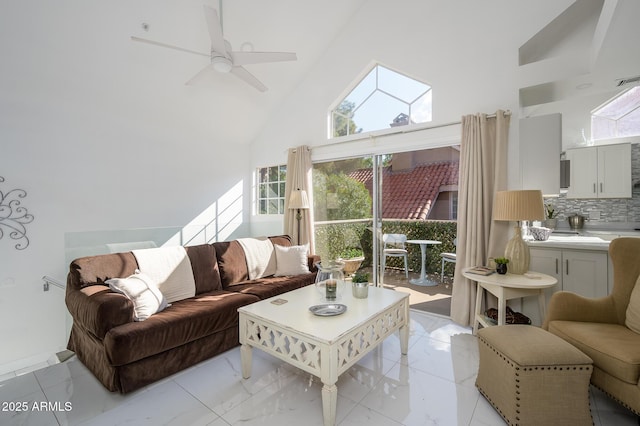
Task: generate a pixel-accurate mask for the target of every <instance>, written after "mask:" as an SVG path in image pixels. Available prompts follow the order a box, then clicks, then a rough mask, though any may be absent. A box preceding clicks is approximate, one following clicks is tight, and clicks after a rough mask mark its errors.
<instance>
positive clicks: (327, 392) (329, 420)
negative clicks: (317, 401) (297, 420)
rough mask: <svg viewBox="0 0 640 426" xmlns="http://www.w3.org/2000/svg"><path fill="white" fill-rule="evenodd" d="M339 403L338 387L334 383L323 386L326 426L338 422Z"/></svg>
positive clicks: (323, 412)
mask: <svg viewBox="0 0 640 426" xmlns="http://www.w3.org/2000/svg"><path fill="white" fill-rule="evenodd" d="M337 405H338V387H337V386H336V385H335V384H333V385H326V384H325V385H324V386H322V415H323V417H324V426H334V425H335V424H336V407H337Z"/></svg>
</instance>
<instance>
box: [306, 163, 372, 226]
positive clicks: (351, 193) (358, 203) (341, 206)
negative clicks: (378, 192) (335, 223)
mask: <svg viewBox="0 0 640 426" xmlns="http://www.w3.org/2000/svg"><path fill="white" fill-rule="evenodd" d="M313 202H314V213H315V218H316V220H318V221H326V220H346V219H363V218H368V217H371V196H370V195H369V191H368V190H367V188H366V187H365V186H364V184H363V183H362V182H358V181H357V180H355V179H352V178H350V177H349V176H347V175H346V174H344V173H343V172H338V173H330V174H326V173H324V172H323V171H320V170H314V173H313Z"/></svg>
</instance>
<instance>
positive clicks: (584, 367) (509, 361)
mask: <svg viewBox="0 0 640 426" xmlns="http://www.w3.org/2000/svg"><path fill="white" fill-rule="evenodd" d="M478 339H479V340H480V342H481V343H483V344H484V345H485V346H486V347H487V348H489V349H491V350H492V351H493V353H494V354H496V355H498V357H499V358H500V359H501V360H503V361H504V363H505V364H507V365H508V366H509V367H511V368H513V369H514V370H515V374H514V375H515V377H516V379H515V382H516V385H515V400H516V404H515V406H516V410H515V412H516V414H520V408H521V407H520V402H519V401H520V397H519V395H520V378H519V377H520V370H522V371H538V370H540V371H544V370H555V371H567V372H568V371H576V370H579V371H583V370H584V371H585V372H590V371H592V370H593V365H592V364H582V365H562V366H558V365H550V366H528V367H527V366H525V367H522V366H520V365H519V364H517V363H516V362H515V361H513V360H512V359H510V358H507V357H506V356H505V355H504V354H503V353H502V352H501V351H500V350H498V349H497V348H496V347H494V346H493V345H491V344H490V343H489V342H487V341H486V340H485V339H483V338H482V337H478ZM476 387H477V388H478V390H479V391H480V393H481V394H482V395H483V396H484V397H485V398H486V399H487V401H489V403H490V404H491V405H492V406H493V408H495V409H496V411H497V412H498V413H499V414H500V416H501V417H502V418H503V419H504V420H505V421H506V422H507V423H508V424H509V425H510V426H519V425H520V423H519V421H520V417H519V416H517V415H516V417H515V420H516V423H513V422H512V420H511V419H508V418H507V417H506V415H505V414H504V413H503V412H502V410H501V409H500V408H499V407H498V406H497V405H496V403H495V401H493V400H492V399H491V398H490V397H489V396H488V395H487V394H486V393H485V392H484V391H483V390H482V389H481V388H480V387H478V386H476ZM598 389H600V388H598ZM603 392H605V393H606V394H607V395H609V393H608V392H606V391H603ZM609 396H611V395H609ZM611 397H612V398H613V399H614V400H616V401H618V399H617V398H615V397H613V396H611ZM587 401H588V403H589V411H591V398H590V397H589V387H587ZM618 402H620V403H621V404H622V405H624V406H625V407H627V408H629V409H631V408H630V407H628V406H627V405H626V404H625V403H623V402H621V401H618ZM631 411H633V412H634V413H636V414H638V415H640V413H637V412H636V411H635V410H633V409H631ZM592 424H593V417H592Z"/></svg>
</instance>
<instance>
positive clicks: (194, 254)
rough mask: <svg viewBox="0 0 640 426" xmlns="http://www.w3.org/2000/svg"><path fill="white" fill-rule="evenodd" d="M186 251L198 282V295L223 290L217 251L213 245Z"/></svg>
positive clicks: (188, 248) (195, 247)
mask: <svg viewBox="0 0 640 426" xmlns="http://www.w3.org/2000/svg"><path fill="white" fill-rule="evenodd" d="M185 249H186V250H187V254H188V255H189V260H190V261H191V269H192V270H193V279H194V280H195V281H196V295H197V294H202V293H207V292H209V291H214V290H222V282H221V281H220V270H219V269H218V261H217V259H216V249H215V248H214V247H213V246H212V245H211V244H200V245H197V246H189V247H185Z"/></svg>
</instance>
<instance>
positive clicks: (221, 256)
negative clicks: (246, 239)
mask: <svg viewBox="0 0 640 426" xmlns="http://www.w3.org/2000/svg"><path fill="white" fill-rule="evenodd" d="M213 247H214V248H215V251H216V257H217V259H218V268H220V279H221V281H222V287H223V288H227V287H229V286H231V285H234V284H236V283H239V282H241V281H246V280H248V279H249V271H248V269H247V261H246V259H245V258H244V250H242V246H241V245H240V243H239V242H237V241H235V240H234V241H222V242H217V243H213Z"/></svg>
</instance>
